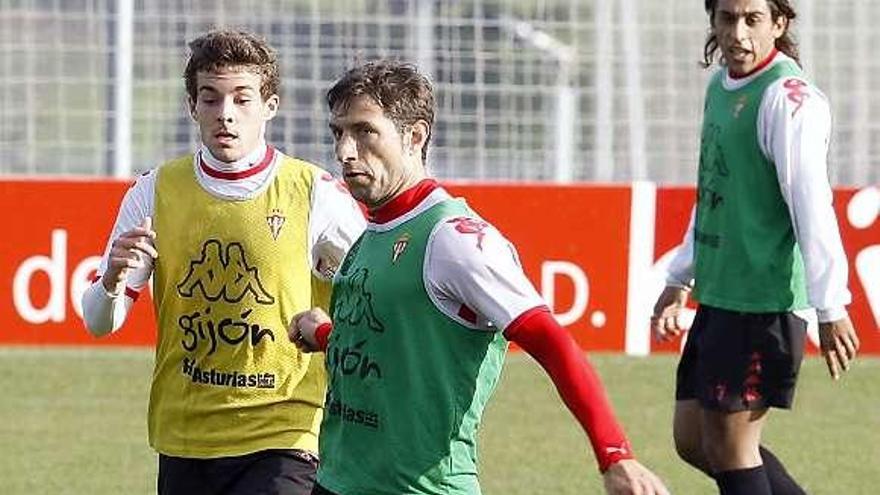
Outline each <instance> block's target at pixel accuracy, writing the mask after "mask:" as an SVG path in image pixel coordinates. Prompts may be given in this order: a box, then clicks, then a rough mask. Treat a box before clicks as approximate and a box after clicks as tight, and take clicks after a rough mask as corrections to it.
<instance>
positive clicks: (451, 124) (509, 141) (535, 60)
mask: <svg viewBox="0 0 880 495" xmlns="http://www.w3.org/2000/svg"><path fill="white" fill-rule="evenodd" d="M795 5H796V8H797V10H798V13H799V17H798V20H797V22H796V26H795V34H796V35H797V38H798V39H799V41H800V46H801V52H802V60H803V64H804V68H805V70H806V72H807V75H808V77H809V78H810V79H812V80H813V81H814V82H815V83H816V84H818V86H819V87H820V88H821V89H822V90H823V91H824V92H825V93H826V95H827V96H828V97H829V98H830V100H831V104H832V111H833V114H834V137H833V141H832V146H831V160H830V170H829V173H830V176H831V179H832V183H833V184H835V185H859V184H867V183H876V182H878V177H880V175H878V174H880V173H878V171H877V168H876V167H872V166H871V164H872V163H876V162H877V161H878V159H880V57H877V56H875V55H874V52H873V48H874V47H876V46H878V45H880V31H878V30H876V29H874V27H875V26H877V25H878V24H880V3H878V2H876V1H869V0H800V1H797V2H795ZM217 26H233V27H236V26H240V27H246V28H248V29H251V30H254V31H256V32H257V33H259V34H261V35H263V36H264V37H266V38H267V39H268V40H269V41H270V42H271V43H272V44H273V45H274V46H275V47H276V48H277V49H278V51H279V54H280V63H281V69H282V84H283V93H282V109H281V114H280V116H279V117H278V118H276V119H275V121H274V122H272V123H271V124H270V127H269V136H268V137H269V141H270V142H272V143H273V144H275V145H276V146H278V147H279V148H281V149H282V150H284V151H286V152H287V153H289V154H293V155H295V156H298V157H301V158H305V159H308V160H311V161H314V162H317V163H320V164H323V165H324V166H325V167H327V168H328V169H329V170H331V171H333V170H334V169H335V167H334V165H333V159H332V154H331V138H330V135H329V132H328V131H327V124H326V122H327V117H326V114H327V112H326V109H325V104H324V100H323V95H324V92H325V91H326V89H327V88H328V87H329V84H330V83H331V82H332V81H333V80H334V79H335V78H336V77H338V76H339V75H340V74H341V73H342V72H343V70H344V69H345V68H347V67H349V66H351V65H352V64H353V62H355V61H356V60H364V59H371V58H375V57H380V56H381V57H388V56H390V57H398V58H401V59H405V60H408V61H413V62H415V63H417V64H418V65H419V67H420V68H421V69H423V70H424V71H425V72H427V73H428V74H430V75H431V77H432V79H433V81H434V83H435V85H436V89H437V94H438V97H439V98H438V107H439V108H438V110H439V112H438V118H437V123H436V131H435V136H436V137H435V141H434V142H433V143H432V145H433V147H432V153H431V155H430V166H431V168H432V171H433V173H434V175H436V176H438V177H440V178H447V179H449V178H454V179H474V180H492V181H494V180H503V181H556V182H569V181H590V182H629V181H632V180H650V181H653V182H657V183H661V184H690V183H693V182H694V179H695V172H696V161H697V139H698V135H699V132H698V130H699V129H698V128H699V125H700V115H701V99H702V96H703V90H704V85H705V82H706V79H707V77H708V76H709V74H710V73H711V70H704V69H702V68H701V67H700V66H699V62H700V61H701V59H702V49H703V42H704V38H705V34H706V30H707V19H706V16H705V14H704V12H703V2H702V1H698V0H691V1H683V0H677V1H662V2H661V1H656V0H625V1H621V0H375V1H342V0H320V1H319V0H265V1H257V0H250V1H229V0H226V1H214V0H210V1H209V0H198V1H182V0H156V1H143V0H140V1H135V0H119V1H112V0H65V1H61V0H0V174H4V175H8V174H12V175H69V174H73V175H89V176H106V175H115V176H118V177H127V176H129V175H131V174H135V173H138V172H141V171H144V170H147V169H150V168H152V167H155V166H157V165H158V164H159V163H161V162H163V161H164V160H166V159H168V158H171V157H174V156H177V155H180V154H184V153H187V152H189V150H191V149H192V146H193V144H194V142H195V140H196V133H195V130H196V129H195V126H194V125H193V124H192V123H191V121H190V119H189V116H188V114H187V112H186V111H185V105H184V101H185V99H184V91H183V81H182V78H181V74H182V71H183V66H184V63H185V60H186V56H187V49H186V43H187V41H189V40H191V39H193V38H194V37H196V36H198V35H199V34H201V33H202V32H204V31H205V30H207V29H209V28H212V27H217Z"/></svg>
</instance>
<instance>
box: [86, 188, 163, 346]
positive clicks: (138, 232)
mask: <svg viewBox="0 0 880 495" xmlns="http://www.w3.org/2000/svg"><path fill="white" fill-rule="evenodd" d="M154 189H155V172H152V173H150V174H147V175H144V176H141V177H139V178H138V180H137V181H136V182H135V184H134V185H133V186H132V187H131V188H129V190H128V192H126V194H125V197H124V198H123V200H122V204H121V206H120V208H119V213H118V214H117V217H116V223H115V224H114V226H113V231H112V233H111V234H110V238H109V240H108V242H107V247H106V249H105V250H104V256H103V258H102V259H101V264H100V266H99V268H98V277H97V278H96V279H95V281H94V282H93V283H92V285H91V286H89V288H88V289H86V291H85V292H84V293H83V298H82V307H83V320H84V322H85V325H86V328H87V329H88V330H89V332H91V333H92V334H93V335H95V336H102V335H106V334H108V333H111V332H113V331H116V330H117V329H119V328H120V327H121V326H122V324H123V323H124V322H125V319H126V317H127V316H128V313H129V311H130V310H131V307H132V306H133V305H134V301H135V300H137V297H138V294H139V293H140V291H141V290H142V289H143V288H144V287H145V286H146V284H147V282H148V281H149V278H150V274H151V273H152V270H153V260H154V259H155V258H156V257H157V256H158V252H156V248H155V245H154V243H153V239H154V238H155V235H156V234H155V232H154V231H153V230H152V226H151V215H152V213H153V193H154Z"/></svg>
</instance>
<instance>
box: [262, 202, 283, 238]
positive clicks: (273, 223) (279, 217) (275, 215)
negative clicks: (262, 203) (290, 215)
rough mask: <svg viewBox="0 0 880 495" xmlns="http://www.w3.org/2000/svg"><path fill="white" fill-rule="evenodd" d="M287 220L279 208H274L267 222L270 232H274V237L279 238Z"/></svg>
mask: <svg viewBox="0 0 880 495" xmlns="http://www.w3.org/2000/svg"><path fill="white" fill-rule="evenodd" d="M285 220H287V217H285V216H284V213H283V212H282V211H281V210H279V209H273V210H272V214H271V215H269V216H267V217H266V223H267V224H269V232H270V233H271V234H272V239H275V240H278V236H279V235H280V234H281V227H283V226H284V221H285Z"/></svg>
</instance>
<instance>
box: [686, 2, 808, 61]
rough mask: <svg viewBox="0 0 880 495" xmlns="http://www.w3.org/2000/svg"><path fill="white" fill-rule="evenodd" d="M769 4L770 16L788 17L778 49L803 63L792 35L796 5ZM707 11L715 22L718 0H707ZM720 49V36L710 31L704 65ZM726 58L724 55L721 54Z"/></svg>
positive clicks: (705, 48) (777, 45)
mask: <svg viewBox="0 0 880 495" xmlns="http://www.w3.org/2000/svg"><path fill="white" fill-rule="evenodd" d="M767 6H769V7H770V16H771V18H772V19H773V20H774V21H776V20H777V19H779V16H783V17H785V19H786V25H785V32H783V33H782V36H780V37H779V38H777V39H776V49H777V50H779V51H780V52H782V53H784V54H786V55H788V56H789V57H791V59H793V60H794V61H795V62H796V63H797V64H798V65H800V64H801V59H800V54H799V53H798V46H797V42H796V41H795V40H794V37H792V35H791V23H792V22H793V21H794V19H795V17H797V13H796V12H795V11H794V7H792V6H791V2H790V1H789V0H767ZM705 7H706V13H707V14H709V25H710V26H712V25H713V23H714V22H715V9H716V8H717V7H718V0H705ZM717 51H718V38H717V37H716V36H715V33H714V31H710V32H709V36H708V37H707V38H706V44H705V45H704V46H703V62H702V65H703V67H709V66H711V65H712V62H714V61H715V52H717ZM721 59H722V60H723V59H724V56H723V55H722V56H721Z"/></svg>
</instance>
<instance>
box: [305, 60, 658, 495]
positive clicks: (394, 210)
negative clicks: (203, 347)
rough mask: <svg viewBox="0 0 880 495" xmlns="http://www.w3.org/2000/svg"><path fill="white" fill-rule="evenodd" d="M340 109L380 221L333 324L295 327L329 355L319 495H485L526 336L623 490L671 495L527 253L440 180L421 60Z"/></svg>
mask: <svg viewBox="0 0 880 495" xmlns="http://www.w3.org/2000/svg"><path fill="white" fill-rule="evenodd" d="M327 101H328V106H329V108H330V112H331V118H330V127H331V129H332V131H333V135H334V139H335V142H336V157H337V159H338V160H339V162H340V164H341V165H342V171H343V176H344V178H345V181H346V183H347V184H348V186H349V188H350V189H351V192H352V195H353V196H354V197H355V198H357V199H359V200H360V201H362V202H363V203H364V204H365V205H367V207H368V209H369V212H370V221H369V224H368V226H367V230H366V231H365V233H364V234H363V235H362V236H361V237H360V239H358V241H357V242H356V243H355V245H354V246H352V248H351V250H350V251H349V254H348V255H346V257H345V260H344V261H343V263H342V266H341V267H340V269H339V271H338V272H337V274H336V276H335V278H334V279H333V302H332V304H331V311H330V314H331V315H332V320H333V323H332V327H331V324H330V318H329V317H328V316H327V314H326V313H325V312H324V311H322V310H319V309H315V310H311V311H309V312H304V313H302V314H300V315H299V316H298V317H297V318H296V320H295V322H294V324H293V325H292V327H291V329H290V336H291V338H292V339H293V341H294V342H297V343H298V345H300V346H301V347H302V348H303V349H306V350H317V349H326V352H327V358H326V365H327V371H328V390H327V400H326V402H325V408H326V411H327V414H326V415H325V417H324V422H323V424H322V426H321V428H322V431H321V439H320V445H321V449H320V450H321V456H322V463H321V466H320V469H319V473H318V484H317V485H316V486H315V491H314V492H313V493H315V494H316V495H327V494H336V495H364V494H370V495H379V494H388V495H401V494H431V495H441V494H444V495H476V494H479V493H480V485H479V481H478V479H477V448H476V442H477V428H478V426H479V424H480V420H481V416H482V413H483V408H484V406H485V405H486V402H487V401H488V400H489V397H490V396H491V395H492V392H493V390H494V388H495V386H496V384H497V383H498V378H499V374H500V372H501V366H502V364H503V361H504V356H505V352H506V350H507V342H508V341H512V342H516V343H517V344H519V345H520V346H521V347H522V348H523V349H524V350H525V351H526V352H527V353H529V354H530V355H531V356H533V357H535V358H536V359H537V360H538V362H539V363H540V364H541V365H542V366H543V367H544V369H545V370H546V371H547V373H548V374H549V376H550V377H551V378H552V380H553V382H554V383H555V384H556V386H557V389H558V390H559V392H560V395H561V396H562V398H563V399H564V401H565V403H566V405H567V406H568V407H569V408H570V409H571V411H572V412H573V414H574V416H575V417H576V419H577V420H578V422H579V423H580V424H581V426H582V427H583V428H584V430H585V432H586V433H587V435H588V436H589V438H590V441H591V445H592V449H593V452H594V454H595V456H596V460H597V461H598V463H599V470H600V471H601V472H602V473H603V477H604V482H605V487H606V489H607V490H608V492H609V493H612V494H616V495H623V494H632V493H636V494H641V495H654V494H658V495H662V494H667V491H666V489H665V488H664V486H663V483H662V482H661V481H660V480H659V479H658V478H657V477H656V476H655V475H654V474H653V473H651V472H650V471H648V470H647V469H646V468H645V467H643V466H642V465H641V464H639V463H638V462H637V461H636V460H635V459H633V453H632V451H631V450H630V446H629V442H628V441H627V438H626V435H625V434H624V432H623V429H622V428H621V427H620V426H619V425H618V423H617V421H616V419H615V417H614V413H613V411H612V410H611V406H610V404H609V403H608V400H607V398H606V397H605V393H604V390H603V387H602V384H601V382H600V380H599V378H598V376H597V375H596V374H595V372H594V371H593V369H592V367H591V366H590V364H589V362H588V361H587V360H586V358H585V357H584V355H583V352H582V351H581V350H580V348H578V346H577V345H576V344H575V342H574V340H573V339H572V338H571V336H570V335H569V334H568V332H566V330H565V329H563V328H562V327H561V326H559V324H558V323H557V322H556V320H555V319H554V318H553V316H552V314H551V313H550V310H549V308H547V306H546V304H545V303H544V302H543V300H542V299H541V297H540V296H539V295H538V293H537V291H536V290H535V288H534V287H533V286H532V284H531V283H530V282H529V280H528V279H527V278H526V276H525V274H524V273H523V271H522V268H521V267H520V265H519V262H518V260H517V256H516V251H515V249H514V248H513V246H512V245H511V244H510V243H509V242H508V241H507V240H506V239H505V238H504V237H503V236H502V235H501V234H500V233H499V232H498V230H496V229H495V228H494V227H492V225H490V224H489V223H487V222H485V221H484V220H483V219H481V218H480V217H479V216H477V214H476V213H474V212H473V211H472V210H471V209H470V208H468V206H467V205H466V204H465V203H464V202H463V201H461V200H459V199H455V198H452V197H450V195H449V193H447V192H446V191H445V190H444V189H443V188H442V187H441V186H440V185H439V184H437V182H435V181H434V180H432V179H429V178H428V177H427V171H426V169H425V160H426V155H427V150H428V143H429V141H430V138H431V132H432V130H433V124H434V94H433V89H432V88H431V85H430V83H429V82H428V81H427V79H426V78H425V77H424V76H423V75H421V74H420V73H418V71H416V70H415V68H414V67H412V66H410V65H407V64H401V63H397V62H389V61H379V62H373V63H368V64H364V65H361V66H358V67H355V68H353V69H351V70H350V71H348V72H347V73H346V74H345V75H344V76H343V77H342V78H341V79H340V80H339V81H337V83H336V84H335V85H334V86H333V87H332V88H331V89H330V91H329V92H328V96H327ZM535 492H536V493H539V492H540V489H539V488H536V491H535Z"/></svg>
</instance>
